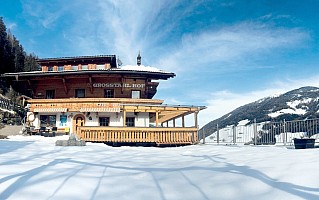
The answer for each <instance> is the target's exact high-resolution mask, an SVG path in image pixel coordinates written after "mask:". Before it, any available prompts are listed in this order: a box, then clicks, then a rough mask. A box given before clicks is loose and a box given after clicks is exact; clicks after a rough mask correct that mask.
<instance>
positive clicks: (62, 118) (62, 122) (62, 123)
mask: <svg viewBox="0 0 319 200" xmlns="http://www.w3.org/2000/svg"><path fill="white" fill-rule="evenodd" d="M66 123H67V116H66V115H60V123H59V126H66Z"/></svg>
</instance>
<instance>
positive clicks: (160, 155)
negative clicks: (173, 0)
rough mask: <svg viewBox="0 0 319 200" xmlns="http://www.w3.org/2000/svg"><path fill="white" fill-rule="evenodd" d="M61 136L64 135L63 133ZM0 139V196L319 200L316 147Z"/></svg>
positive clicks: (26, 138) (28, 197)
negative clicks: (77, 144) (57, 143)
mask: <svg viewBox="0 0 319 200" xmlns="http://www.w3.org/2000/svg"><path fill="white" fill-rule="evenodd" d="M64 137H65V136H64ZM61 138H63V137H61V136H60V137H56V138H44V137H41V136H10V139H7V140H0V199H14V200H15V199H18V200H21V199H22V200H23V199H77V200H78V199H121V200H125V199H130V200H131V199H152V200H156V199H183V200H185V199H191V200H194V199H196V200H200V199H272V200H273V199H319V173H318V169H319V149H317V148H316V149H304V150H295V149H292V148H286V147H283V146H281V147H276V146H258V147H255V146H242V145H239V146H235V145H228V146H222V145H220V146H218V145H211V144H210V145H209V144H208V145H194V146H186V147H176V148H155V147H150V148H149V147H109V146H106V145H104V144H98V143H87V146H84V147H60V146H55V145H54V143H55V140H57V139H61Z"/></svg>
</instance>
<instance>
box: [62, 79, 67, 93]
mask: <svg viewBox="0 0 319 200" xmlns="http://www.w3.org/2000/svg"><path fill="white" fill-rule="evenodd" d="M62 82H63V87H64V92H65V94H67V93H68V88H67V86H66V83H65V82H66V81H65V78H64V77H63V78H62Z"/></svg>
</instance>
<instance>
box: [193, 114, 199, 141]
mask: <svg viewBox="0 0 319 200" xmlns="http://www.w3.org/2000/svg"><path fill="white" fill-rule="evenodd" d="M197 114H198V111H195V112H194V121H195V128H196V136H194V137H193V142H197V141H198V121H197Z"/></svg>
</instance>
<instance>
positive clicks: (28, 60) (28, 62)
mask: <svg viewBox="0 0 319 200" xmlns="http://www.w3.org/2000/svg"><path fill="white" fill-rule="evenodd" d="M37 59H38V57H37V56H36V55H34V54H28V55H26V56H25V59H24V68H23V71H25V72H29V71H36V70H38V64H37V61H36V60H37Z"/></svg>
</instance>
